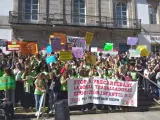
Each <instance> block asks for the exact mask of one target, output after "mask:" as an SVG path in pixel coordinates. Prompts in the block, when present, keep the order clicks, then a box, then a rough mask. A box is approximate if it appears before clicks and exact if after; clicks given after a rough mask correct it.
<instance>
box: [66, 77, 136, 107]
mask: <svg viewBox="0 0 160 120" xmlns="http://www.w3.org/2000/svg"><path fill="white" fill-rule="evenodd" d="M137 86H138V84H137V82H128V81H120V80H105V79H102V78H79V79H78V78H77V79H70V80H68V103H69V106H74V105H84V104H87V103H94V104H105V105H118V106H134V107H137Z"/></svg>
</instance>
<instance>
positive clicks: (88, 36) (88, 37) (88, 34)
mask: <svg viewBox="0 0 160 120" xmlns="http://www.w3.org/2000/svg"><path fill="white" fill-rule="evenodd" d="M85 40H86V44H88V45H91V43H92V40H93V33H91V32H86V36H85Z"/></svg>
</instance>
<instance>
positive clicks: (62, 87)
mask: <svg viewBox="0 0 160 120" xmlns="http://www.w3.org/2000/svg"><path fill="white" fill-rule="evenodd" d="M60 81H61V82H63V81H65V79H64V77H61V79H60ZM60 90H61V91H67V90H68V88H67V82H66V83H65V84H63V85H61V88H60Z"/></svg>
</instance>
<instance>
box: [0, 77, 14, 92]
mask: <svg viewBox="0 0 160 120" xmlns="http://www.w3.org/2000/svg"><path fill="white" fill-rule="evenodd" d="M15 87H16V83H15V77H11V76H3V77H0V90H8V89H15Z"/></svg>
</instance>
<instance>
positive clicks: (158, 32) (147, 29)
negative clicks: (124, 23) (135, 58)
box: [136, 0, 160, 52]
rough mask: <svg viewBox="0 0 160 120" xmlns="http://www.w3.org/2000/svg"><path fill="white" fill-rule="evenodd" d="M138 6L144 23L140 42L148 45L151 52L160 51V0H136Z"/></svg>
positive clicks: (139, 14) (138, 12) (138, 14)
mask: <svg viewBox="0 0 160 120" xmlns="http://www.w3.org/2000/svg"><path fill="white" fill-rule="evenodd" d="M136 7H137V10H136V11H137V18H138V19H141V24H142V32H141V33H140V34H139V35H138V37H139V44H141V45H147V49H148V50H149V51H150V52H160V0H136Z"/></svg>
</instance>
